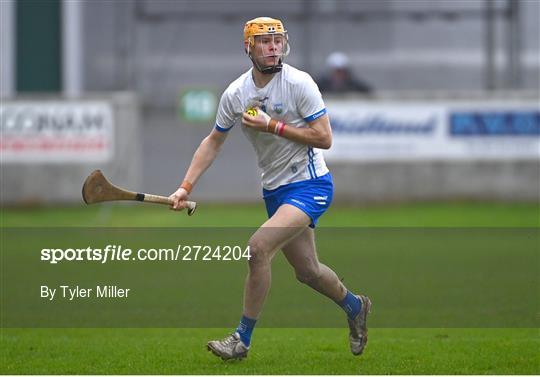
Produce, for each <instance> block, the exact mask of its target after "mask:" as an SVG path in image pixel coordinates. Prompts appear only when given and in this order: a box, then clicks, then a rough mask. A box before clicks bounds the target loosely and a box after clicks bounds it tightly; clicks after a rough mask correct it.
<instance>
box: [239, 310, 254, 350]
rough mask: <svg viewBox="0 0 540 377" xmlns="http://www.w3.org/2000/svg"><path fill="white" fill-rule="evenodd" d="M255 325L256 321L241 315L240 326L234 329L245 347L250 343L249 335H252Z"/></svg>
mask: <svg viewBox="0 0 540 377" xmlns="http://www.w3.org/2000/svg"><path fill="white" fill-rule="evenodd" d="M255 323H257V320H256V319H251V318H248V317H246V316H244V315H243V316H242V319H241V320H240V324H239V325H238V327H237V328H236V332H237V333H238V335H240V340H241V341H242V343H244V344H245V345H246V346H247V347H249V344H250V343H251V333H253V329H254V328H255Z"/></svg>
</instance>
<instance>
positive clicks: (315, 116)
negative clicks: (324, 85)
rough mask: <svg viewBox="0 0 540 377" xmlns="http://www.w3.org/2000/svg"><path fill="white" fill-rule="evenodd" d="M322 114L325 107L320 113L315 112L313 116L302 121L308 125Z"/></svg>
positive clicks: (324, 112)
mask: <svg viewBox="0 0 540 377" xmlns="http://www.w3.org/2000/svg"><path fill="white" fill-rule="evenodd" d="M324 114H326V107H325V108H324V109H322V110H320V111H317V112H316V113H315V114H312V115H310V116H308V117H305V118H304V121H305V122H308V123H309V122H313V121H314V120H315V119H317V118H320V117H322V116H323V115H324Z"/></svg>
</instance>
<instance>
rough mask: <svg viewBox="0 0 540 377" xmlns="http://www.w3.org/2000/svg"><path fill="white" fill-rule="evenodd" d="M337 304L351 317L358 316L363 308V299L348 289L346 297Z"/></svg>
mask: <svg viewBox="0 0 540 377" xmlns="http://www.w3.org/2000/svg"><path fill="white" fill-rule="evenodd" d="M337 304H338V305H339V306H341V309H343V310H344V311H345V313H347V316H348V317H349V318H350V319H353V318H354V317H356V316H357V315H358V313H360V309H361V308H362V301H360V299H359V298H358V297H356V296H355V295H353V294H352V293H351V291H349V290H348V291H347V295H346V296H345V298H344V299H343V300H342V301H340V302H338V303H337Z"/></svg>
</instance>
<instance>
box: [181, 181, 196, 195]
mask: <svg viewBox="0 0 540 377" xmlns="http://www.w3.org/2000/svg"><path fill="white" fill-rule="evenodd" d="M180 188H183V189H184V190H186V191H187V193H188V194H191V190H193V185H192V184H191V182H190V181H188V180H186V179H184V181H183V182H182V184H181V185H180Z"/></svg>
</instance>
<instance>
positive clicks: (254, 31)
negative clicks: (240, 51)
mask: <svg viewBox="0 0 540 377" xmlns="http://www.w3.org/2000/svg"><path fill="white" fill-rule="evenodd" d="M244 42H245V44H246V54H247V55H248V56H249V58H250V59H251V61H252V62H253V65H254V66H255V68H257V70H258V71H259V72H261V73H266V74H272V73H276V72H279V71H281V69H282V68H283V59H284V57H285V56H287V55H288V54H289V51H290V46H289V40H288V36H287V31H286V30H285V29H284V28H283V24H282V22H281V21H280V20H276V19H273V18H269V17H258V18H255V19H253V20H251V21H248V22H247V23H246V25H245V26H244Z"/></svg>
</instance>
